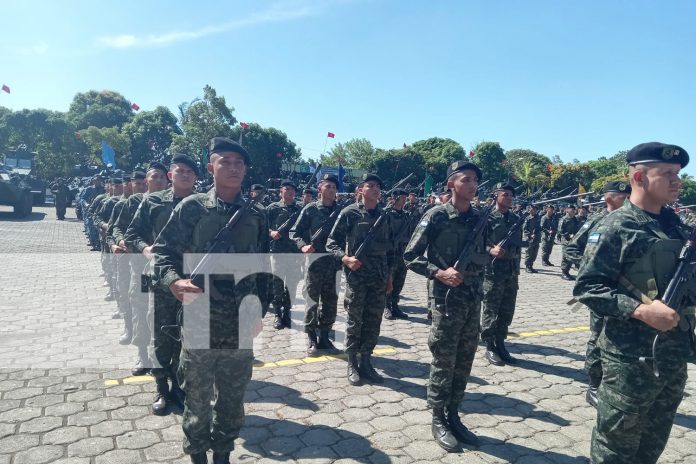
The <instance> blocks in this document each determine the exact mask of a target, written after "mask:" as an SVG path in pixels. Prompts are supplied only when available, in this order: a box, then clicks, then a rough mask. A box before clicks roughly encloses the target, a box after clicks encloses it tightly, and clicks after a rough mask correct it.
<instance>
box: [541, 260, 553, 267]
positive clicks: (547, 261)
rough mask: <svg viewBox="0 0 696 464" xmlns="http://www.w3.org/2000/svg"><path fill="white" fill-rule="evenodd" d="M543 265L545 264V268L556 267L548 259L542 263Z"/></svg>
mask: <svg viewBox="0 0 696 464" xmlns="http://www.w3.org/2000/svg"><path fill="white" fill-rule="evenodd" d="M541 264H543V265H544V266H551V267H554V265H553V264H551V261H549V260H548V259H547V260H545V261H542V262H541Z"/></svg>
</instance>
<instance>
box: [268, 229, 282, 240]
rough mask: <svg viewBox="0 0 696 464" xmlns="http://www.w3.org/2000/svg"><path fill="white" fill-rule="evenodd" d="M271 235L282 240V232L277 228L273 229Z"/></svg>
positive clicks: (274, 238)
mask: <svg viewBox="0 0 696 464" xmlns="http://www.w3.org/2000/svg"><path fill="white" fill-rule="evenodd" d="M270 235H271V239H273V240H280V237H281V235H280V232H278V231H277V230H272V231H271V234H270Z"/></svg>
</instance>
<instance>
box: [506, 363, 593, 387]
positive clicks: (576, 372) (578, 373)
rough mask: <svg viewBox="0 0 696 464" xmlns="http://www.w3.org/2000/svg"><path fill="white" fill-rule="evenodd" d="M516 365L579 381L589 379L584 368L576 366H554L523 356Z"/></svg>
mask: <svg viewBox="0 0 696 464" xmlns="http://www.w3.org/2000/svg"><path fill="white" fill-rule="evenodd" d="M515 367H519V368H522V369H531V370H534V371H537V372H541V373H544V374H551V375H557V376H559V377H566V378H570V379H573V380H575V381H578V382H585V381H586V380H587V374H585V372H583V370H582V369H577V368H575V367H566V366H554V365H552V364H545V363H540V362H537V361H532V360H530V359H522V358H518V359H517V364H515Z"/></svg>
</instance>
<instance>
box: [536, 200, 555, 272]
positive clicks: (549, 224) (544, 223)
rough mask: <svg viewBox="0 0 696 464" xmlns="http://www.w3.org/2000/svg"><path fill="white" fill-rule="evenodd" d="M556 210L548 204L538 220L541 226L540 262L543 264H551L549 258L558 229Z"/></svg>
mask: <svg viewBox="0 0 696 464" xmlns="http://www.w3.org/2000/svg"><path fill="white" fill-rule="evenodd" d="M555 213H556V210H555V208H554V207H553V205H548V206H547V207H546V214H544V215H543V216H542V218H541V220H540V221H539V224H540V226H541V233H542V236H541V264H543V265H544V266H553V264H551V261H549V258H550V257H551V251H552V250H553V244H554V240H555V238H556V231H557V230H558V221H557V220H556V216H555Z"/></svg>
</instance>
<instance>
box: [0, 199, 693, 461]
mask: <svg viewBox="0 0 696 464" xmlns="http://www.w3.org/2000/svg"><path fill="white" fill-rule="evenodd" d="M74 214H75V213H74V210H73V209H69V210H68V215H67V220H66V221H57V220H56V218H55V213H54V210H53V209H52V208H35V209H34V213H33V214H32V215H31V216H30V217H29V218H28V219H26V220H21V221H20V220H16V219H14V217H13V216H12V214H11V213H10V209H9V208H5V207H1V208H0V265H1V268H0V284H1V288H2V290H1V293H0V464H6V463H14V464H29V463H32V464H33V463H47V462H60V463H74V464H78V463H79V464H82V463H84V464H86V463H98V464H101V463H104V464H107V463H108V464H118V463H144V462H146V463H150V462H152V463H154V462H167V463H179V462H181V463H185V462H189V459H188V457H186V456H185V455H184V454H183V451H182V436H183V434H182V430H181V415H180V411H174V412H173V413H172V414H170V415H167V416H163V417H157V416H153V415H152V414H151V413H150V410H149V406H150V404H151V403H152V401H153V399H154V391H155V384H154V381H153V380H152V378H150V377H131V376H130V369H131V367H132V365H133V364H134V359H135V356H136V350H135V347H133V346H120V345H119V344H118V336H119V334H120V333H121V329H122V321H120V320H114V319H111V314H112V313H113V312H114V310H115V308H116V303H115V302H114V301H104V296H105V294H106V290H105V288H104V287H102V280H103V279H102V278H100V277H99V274H100V273H101V268H100V257H99V253H97V252H89V251H88V250H89V248H88V246H87V242H86V240H85V237H84V235H83V233H82V224H81V222H79V221H77V220H76V219H75V216H74ZM551 261H552V262H554V263H555V264H557V265H558V264H559V263H560V247H555V248H554V254H553V255H552V259H551ZM539 262H540V259H539ZM538 269H539V273H538V274H533V275H532V274H527V273H524V272H523V273H522V274H521V276H520V291H519V294H518V298H517V309H516V314H515V319H514V322H513V324H512V327H511V330H512V331H513V332H514V335H513V337H512V339H511V340H510V344H509V349H510V352H511V354H512V355H513V356H515V357H517V358H518V359H519V363H518V365H516V366H514V367H510V366H505V367H493V366H489V365H488V363H487V361H486V360H485V359H484V357H483V348H482V347H480V348H479V350H478V353H477V356H476V360H475V362H474V368H473V371H472V377H471V378H470V383H469V386H468V387H467V394H466V396H465V401H464V403H463V405H462V407H461V410H462V413H463V414H462V418H463V422H464V423H465V425H467V426H468V427H469V428H470V429H471V430H472V431H473V432H474V433H476V434H477V435H478V436H479V437H480V438H481V443H482V444H481V447H480V448H479V449H478V450H477V451H464V452H462V453H458V454H449V455H448V454H447V453H446V452H445V451H444V450H443V449H441V448H440V447H438V446H437V445H436V444H435V442H434V441H433V440H432V437H431V432H430V422H431V414H430V411H429V410H428V408H427V405H426V401H425V392H426V390H425V385H426V381H427V377H428V369H429V363H430V359H431V356H430V352H429V350H428V346H427V338H428V330H429V323H428V320H427V319H426V310H425V304H426V291H425V280H424V279H423V278H422V277H420V276H417V275H415V274H413V273H410V272H409V274H408V278H407V282H406V287H405V290H404V292H403V295H404V298H403V299H402V303H403V307H404V309H405V310H406V311H407V312H408V314H409V315H410V316H411V317H410V320H408V321H402V320H396V321H388V320H385V321H383V323H382V332H381V337H380V343H379V346H378V347H377V351H376V352H375V356H376V359H375V367H376V368H377V369H378V370H379V371H380V372H382V373H383V374H384V375H385V376H386V381H385V383H384V384H383V385H379V386H373V385H365V386H360V387H353V386H350V385H349V384H348V381H347V380H346V378H345V374H346V363H345V361H344V360H343V359H342V358H340V357H338V358H333V357H320V358H306V354H305V341H306V338H305V335H304V333H303V331H302V327H301V326H300V325H299V324H298V326H297V327H296V328H293V329H291V330H287V329H286V330H283V331H281V332H276V331H275V330H273V328H272V327H271V323H272V315H270V314H269V315H268V316H267V317H266V320H265V321H264V322H265V324H264V331H263V333H262V335H261V337H260V338H259V339H258V340H257V343H258V344H259V348H258V349H257V350H256V352H255V355H256V360H257V364H256V366H255V368H254V373H253V379H252V381H251V383H250V384H249V389H248V391H247V394H246V414H247V416H246V423H245V426H244V428H243V429H242V432H241V437H240V438H239V439H238V440H237V442H236V449H235V451H234V452H233V454H232V459H233V462H237V461H238V462H246V463H252V462H268V461H281V462H288V463H289V462H303V463H310V462H311V463H322V462H369V463H412V462H446V463H447V462H451V463H455V462H456V463H467V464H475V463H499V462H500V463H505V462H514V463H526V464H546V463H568V464H569V463H584V462H588V459H587V456H588V455H589V446H590V435H591V431H592V425H593V423H594V420H595V410H594V409H593V408H592V407H591V406H589V405H588V404H587V403H586V402H585V388H586V375H585V374H584V373H583V371H582V368H583V362H584V352H585V343H586V341H587V337H588V334H589V332H588V327H587V325H588V314H587V311H586V310H585V309H584V308H582V309H579V310H576V311H571V310H570V307H569V306H568V305H566V301H568V300H569V299H570V294H571V289H572V283H571V282H565V281H563V280H561V279H560V270H559V267H558V266H556V267H553V268H548V267H541V266H539V267H538ZM303 310H304V305H303V302H302V300H301V299H300V300H299V304H297V305H295V307H294V309H293V320H294V321H295V322H297V323H301V321H302V318H303ZM344 315H345V313H344V311H343V308H342V298H339V320H340V321H342V320H343V318H342V317H340V316H344ZM337 328H338V329H340V324H339V327H337ZM339 338H340V336H339ZM690 371H691V374H692V375H693V369H692V368H690ZM695 392H696V388H694V386H693V383H688V384H687V386H686V394H687V397H686V398H685V399H684V401H683V402H682V404H681V406H680V408H679V411H678V414H677V418H676V421H675V426H674V428H673V429H672V434H671V438H670V441H669V443H668V445H667V449H666V450H665V452H664V453H663V455H662V458H661V460H660V462H665V463H671V462H674V463H696V400H695V399H694V394H695Z"/></svg>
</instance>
